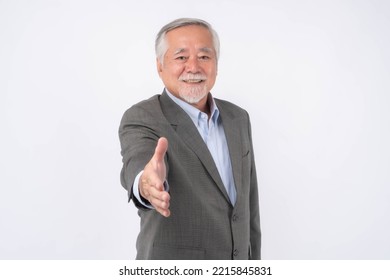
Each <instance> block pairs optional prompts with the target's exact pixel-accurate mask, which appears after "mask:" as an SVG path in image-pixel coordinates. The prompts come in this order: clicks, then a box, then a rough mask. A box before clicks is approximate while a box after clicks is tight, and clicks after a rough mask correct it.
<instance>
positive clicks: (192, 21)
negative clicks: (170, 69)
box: [155, 18, 219, 63]
mask: <svg viewBox="0 0 390 280" xmlns="http://www.w3.org/2000/svg"><path fill="white" fill-rule="evenodd" d="M188 25H199V26H203V27H205V28H206V29H207V30H208V31H210V33H211V36H212V39H213V46H214V50H215V54H216V57H217V61H218V58H219V37H218V34H217V32H216V31H215V30H214V29H213V28H212V27H211V25H210V24H209V23H208V22H206V21H204V20H201V19H197V18H179V19H176V20H174V21H172V22H170V23H168V24H167V25H165V26H163V28H161V30H160V31H159V32H158V34H157V37H156V42H155V50H156V57H157V58H158V59H159V60H160V62H161V63H163V58H164V55H165V53H166V52H167V50H168V44H167V40H166V34H167V33H168V32H169V31H171V30H173V29H176V28H179V27H183V26H188Z"/></svg>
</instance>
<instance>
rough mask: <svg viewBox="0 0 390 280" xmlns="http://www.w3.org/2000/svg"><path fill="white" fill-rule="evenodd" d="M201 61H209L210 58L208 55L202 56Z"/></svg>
mask: <svg viewBox="0 0 390 280" xmlns="http://www.w3.org/2000/svg"><path fill="white" fill-rule="evenodd" d="M199 59H200V60H209V59H210V57H209V56H207V55H202V56H201V57H199Z"/></svg>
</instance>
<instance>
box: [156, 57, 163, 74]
mask: <svg viewBox="0 0 390 280" xmlns="http://www.w3.org/2000/svg"><path fill="white" fill-rule="evenodd" d="M156 66H157V72H158V75H159V76H160V77H161V73H162V71H163V65H162V63H161V62H160V59H158V58H156Z"/></svg>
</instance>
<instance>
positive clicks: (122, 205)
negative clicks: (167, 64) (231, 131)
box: [0, 0, 390, 259]
mask: <svg viewBox="0 0 390 280" xmlns="http://www.w3.org/2000/svg"><path fill="white" fill-rule="evenodd" d="M389 3H390V2H388V1H385V0H383V1H378V0H370V1H362V0H361V1H352V0H350V1H335V0H331V1H329V0H327V1H325V0H324V1H304V0H296V1H287V0H284V1H282V0H279V1H277V0H276V1H275V0H273V1H271V0H269V1H261V0H253V1H249V0H246V1H245V0H241V1H227V0H225V1H222V0H220V1H217V0H215V1H212V0H207V1H202V0H198V1H178V0H164V1H152V0H143V1H135V0H134V1H132V0H127V1H125V0H121V1H120V0H107V1H103V0H101V1H96V0H95V1H93V0H89V1H88V0H77V1H76V0H75V1H49V0H47V1H44V0H36V1H27V0H25V1H22V0H12V1H11V0H0V131H1V137H0V259H133V258H134V257H135V239H136V236H137V234H138V229H139V220H138V216H137V214H136V210H135V208H134V206H133V205H132V203H130V204H128V203H127V194H126V192H125V190H124V189H123V188H122V186H121V185H120V182H119V172H120V169H121V156H120V147H119V140H118V135H117V131H118V126H119V122H120V119H121V117H122V114H123V112H124V111H125V110H126V109H127V108H128V107H130V106H131V105H132V104H134V103H136V102H138V101H140V100H142V99H145V98H148V97H150V96H151V95H154V94H157V93H160V92H161V91H162V88H163V85H162V83H161V81H160V80H159V78H158V75H157V72H156V67H155V58H154V47H153V46H154V38H155V34H156V33H157V32H158V30H159V29H160V28H161V27H162V26H163V25H164V24H166V23H167V22H169V21H171V20H173V19H175V18H178V17H199V18H203V19H205V20H207V21H209V22H210V23H211V24H212V25H213V26H214V28H215V29H216V30H217V32H218V33H219V35H220V39H221V58H220V63H219V74H218V80H217V84H216V86H215V87H214V89H213V91H212V92H213V94H214V96H216V97H219V98H223V99H227V100H230V101H232V102H234V103H236V104H238V105H240V106H241V107H244V108H245V109H247V110H248V112H249V113H250V115H251V118H252V126H253V128H252V129H253V137H254V145H255V151H256V155H255V156H256V161H257V169H258V176H259V188H260V203H261V225H262V231H263V247H262V253H263V258H265V259H390V241H389V236H390V218H389V214H390V189H389V186H390V175H389V171H390V148H389V143H390V130H389V128H390V113H389V110H388V107H389V105H390V96H389V94H390V82H389V77H390V52H389V50H390V32H389V30H390V28H389V27H390V4H389Z"/></svg>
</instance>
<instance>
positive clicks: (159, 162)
mask: <svg viewBox="0 0 390 280" xmlns="http://www.w3.org/2000/svg"><path fill="white" fill-rule="evenodd" d="M167 149H168V140H167V139H166V138H164V137H161V138H160V139H159V140H158V142H157V146H156V149H155V151H154V155H153V157H152V158H151V160H150V161H149V162H148V163H147V164H146V166H145V168H144V172H143V173H142V175H141V178H140V183H139V191H140V194H141V196H142V197H143V198H144V199H146V200H148V201H149V202H150V204H152V206H153V207H154V209H156V211H157V212H159V213H160V214H161V215H163V216H164V217H169V216H170V214H171V212H170V211H169V200H170V195H169V193H168V192H167V191H165V190H164V181H165V179H166V178H165V176H166V167H165V161H164V157H165V153H166V152H167Z"/></svg>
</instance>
